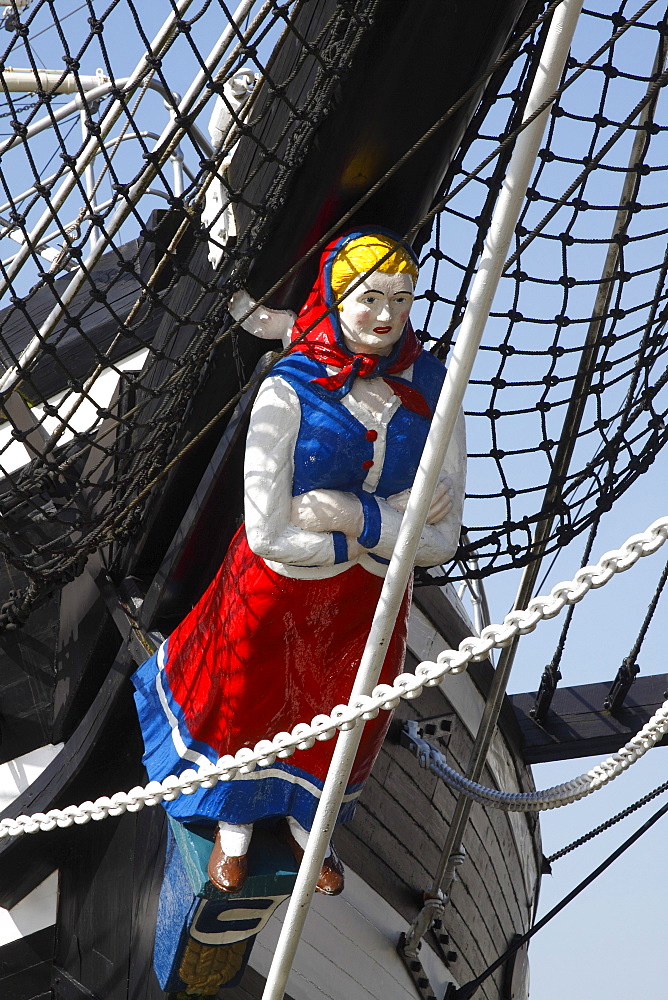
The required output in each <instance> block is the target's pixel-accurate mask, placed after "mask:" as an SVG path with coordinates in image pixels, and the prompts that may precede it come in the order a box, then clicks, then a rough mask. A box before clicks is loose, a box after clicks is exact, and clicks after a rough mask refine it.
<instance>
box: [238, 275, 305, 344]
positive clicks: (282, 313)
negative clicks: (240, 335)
mask: <svg viewBox="0 0 668 1000" xmlns="http://www.w3.org/2000/svg"><path fill="white" fill-rule="evenodd" d="M256 306H257V303H256V302H255V299H252V298H251V297H250V295H249V294H248V292H247V291H246V290H245V289H244V288H242V289H240V290H239V291H238V292H235V293H234V295H233V296H232V297H231V298H230V300H229V302H228V303H227V309H228V312H229V313H230V314H231V315H232V317H233V318H234V319H236V320H242V321H243V322H242V323H241V325H242V327H243V328H244V330H247V331H248V333H252V334H253V336H254V337H259V338H260V340H280V341H281V342H282V344H283V347H287V346H288V344H289V343H290V332H291V330H292V328H293V326H294V325H295V318H296V317H295V314H294V313H293V312H291V311H290V310H289V309H269V307H268V306H259V307H257V308H256ZM251 310H252V312H251ZM247 313H250V315H248V316H246V314H247ZM244 316H246V319H244V318H243V317H244Z"/></svg>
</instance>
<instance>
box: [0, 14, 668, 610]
mask: <svg viewBox="0 0 668 1000" xmlns="http://www.w3.org/2000/svg"><path fill="white" fill-rule="evenodd" d="M151 6H152V7H153V5H151ZM155 6H159V7H160V8H161V9H160V11H159V12H158V11H157V10H154V9H150V10H148V11H147V10H145V9H144V8H145V5H139V4H136V3H133V2H132V0H109V2H108V3H107V4H106V5H105V6H104V7H103V6H102V5H101V4H98V3H94V2H93V0H87V2H86V3H84V4H81V3H77V2H75V0H71V2H70V3H67V2H59V3H58V5H57V10H56V4H54V3H53V2H50V0H32V2H31V3H29V4H28V5H27V6H26V5H24V4H23V3H17V4H14V6H13V7H11V8H8V15H7V16H6V17H5V19H4V28H6V29H8V30H6V31H4V32H3V31H2V28H0V50H2V54H1V55H0V62H1V63H2V67H3V69H2V71H1V72H0V82H1V84H2V89H3V95H2V99H1V100H0V103H1V104H2V107H1V108H0V115H2V117H0V130H2V131H3V132H4V133H5V134H4V136H0V202H2V204H0V254H2V257H3V259H2V260H1V261H0V288H1V289H2V290H3V291H4V292H5V302H6V303H7V305H6V308H5V309H4V310H3V311H2V312H1V313H0V361H1V362H2V364H3V366H4V369H5V371H4V375H0V392H1V393H2V400H3V406H4V408H5V415H6V420H5V421H4V422H3V423H1V424H0V475H1V476H2V479H0V516H1V518H2V521H1V523H0V551H1V552H2V554H3V555H4V557H5V559H6V560H7V562H8V563H10V564H11V565H12V566H13V567H14V568H16V569H18V570H20V571H21V572H22V574H23V576H24V579H25V581H26V585H25V587H24V589H23V590H22V591H21V592H20V593H17V594H14V595H12V596H11V599H10V600H9V601H8V602H7V603H6V604H5V606H4V607H3V608H2V609H0V628H2V627H8V626H10V627H11V626H13V625H16V624H18V623H20V622H21V621H23V620H24V619H25V617H26V616H27V614H28V612H29V610H30V607H31V605H32V604H33V603H34V600H35V598H36V597H37V596H39V594H41V593H45V592H48V591H49V590H52V589H53V588H54V587H57V586H59V585H61V584H62V583H63V582H64V581H66V580H67V579H71V578H72V577H73V576H74V575H76V574H77V573H78V572H80V571H81V569H82V567H83V565H84V563H85V561H86V559H87V557H88V555H89V554H90V553H91V552H94V551H96V550H97V549H99V548H100V547H101V546H104V545H106V544H108V543H109V542H111V541H113V540H117V539H118V540H121V541H126V540H128V539H129V538H130V537H131V536H132V532H133V531H134V530H135V529H136V528H137V525H138V524H139V523H140V519H141V515H142V509H143V504H144V502H145V501H146V499H147V497H149V496H150V495H151V493H152V492H154V491H155V490H156V488H159V485H160V483H161V482H162V481H163V477H164V475H165V473H166V471H167V470H169V469H170V468H171V467H173V465H175V464H176V463H178V462H179V461H180V459H181V458H182V457H183V455H184V452H185V450H186V448H187V447H189V445H187V446H185V448H184V444H183V441H182V440H181V439H178V436H177V434H176V430H177V428H179V427H180V426H181V425H182V424H183V421H184V417H185V415H186V414H187V413H188V412H189V408H190V406H191V403H192V400H193V398H195V397H196V394H197V389H198V387H199V386H200V384H201V382H202V378H203V372H205V370H206V367H207V364H208V363H209V360H210V358H211V355H212V351H213V349H214V348H215V347H216V346H217V345H218V344H220V343H221V342H222V341H223V340H226V339H227V340H229V342H230V344H231V345H232V356H233V358H234V359H236V362H237V376H238V377H237V382H238V389H239V393H241V392H242V391H243V389H244V388H245V386H246V384H247V379H248V373H247V372H244V365H243V362H242V360H241V358H240V355H239V352H238V350H237V348H236V346H235V345H237V344H238V343H239V342H238V341H237V338H238V337H246V336H247V335H246V334H245V333H243V332H242V331H240V330H239V328H238V324H230V321H229V317H228V316H227V312H226V309H225V302H226V301H227V299H228V298H229V296H230V294H231V293H232V292H233V291H235V290H236V289H237V288H239V287H242V286H243V284H244V281H245V278H246V276H247V274H248V270H249V267H250V265H251V263H252V261H253V259H254V258H255V257H256V255H257V254H258V252H259V251H260V249H261V248H262V247H263V246H265V245H266V244H267V243H268V241H269V240H270V239H271V233H272V225H273V222H274V220H275V219H276V216H277V213H278V211H279V209H280V208H281V206H282V205H283V204H284V202H285V199H286V197H287V193H288V190H289V185H290V182H291V180H292V178H293V175H294V173H295V170H296V169H297V167H298V166H299V165H300V163H301V162H302V161H303V159H304V156H305V154H306V151H307V149H308V148H309V145H310V144H311V142H312V140H313V137H314V135H315V134H316V131H317V129H318V127H319V125H320V123H321V122H322V120H323V119H324V118H325V117H326V115H327V114H328V111H329V109H330V108H331V107H332V103H333V101H334V99H335V94H336V88H337V86H338V84H339V82H340V81H341V79H342V78H343V77H344V75H345V74H346V72H347V70H348V68H349V66H350V64H351V62H352V60H353V58H354V55H355V52H356V51H357V49H358V47H359V45H360V42H361V41H362V39H363V38H364V36H365V34H366V32H367V31H369V29H370V28H371V27H372V26H373V24H374V18H375V17H376V15H377V7H378V4H377V3H368V2H363V0H347V2H334V0H332V2H331V3H330V4H328V5H324V6H323V7H321V13H322V19H321V22H320V23H319V24H318V25H317V28H314V26H313V24H312V23H311V21H310V18H311V14H312V7H311V5H310V4H309V3H308V2H305V0H301V2H300V0H267V2H264V3H261V2H252V0H249V2H246V3H241V4H240V5H239V6H238V8H237V9H236V10H233V9H232V8H231V7H228V6H227V5H226V4H225V3H224V2H222V0H178V2H177V0H170V2H169V4H163V5H155ZM535 6H536V8H537V11H538V12H537V14H536V17H537V21H536V24H535V25H534V26H533V28H531V29H529V30H527V31H526V32H525V34H524V37H522V38H521V39H520V41H521V44H517V42H518V39H517V38H516V39H514V43H515V44H514V47H513V48H512V49H511V51H510V53H509V54H508V56H506V57H503V56H502V57H501V59H500V60H499V63H498V64H497V67H496V68H495V70H494V74H493V84H494V85H490V87H489V88H488V91H487V92H486V93H488V94H490V95H494V99H493V100H492V99H491V98H489V99H488V98H486V97H485V96H483V98H482V102H481V104H480V106H479V108H478V111H477V113H476V115H475V116H474V118H473V120H472V122H471V124H470V127H469V129H468V131H467V133H466V135H465V136H464V141H463V143H462V147H461V150H460V153H459V154H458V156H457V158H456V160H455V162H454V163H453V165H452V166H451V168H450V170H449V171H448V174H447V176H446V178H445V181H444V183H443V186H442V190H441V192H440V194H439V197H440V198H441V201H440V202H439V203H438V204H435V205H434V206H433V208H432V211H431V212H430V213H429V215H428V216H427V217H426V218H425V219H424V220H423V222H422V223H421V225H420V226H418V227H416V231H419V232H420V234H421V235H420V240H422V241H423V246H422V251H421V253H422V256H423V264H422V270H421V279H420V281H421V284H420V288H419V289H418V291H419V296H418V302H417V304H416V307H415V313H414V315H415V321H416V325H417V326H418V327H420V328H421V330H422V331H423V337H424V340H425V343H428V344H429V346H430V347H431V349H432V350H435V351H436V352H437V353H439V354H440V355H441V356H442V357H443V358H444V359H447V353H448V348H449V345H450V343H451V341H452V339H453V337H454V336H456V331H457V328H458V325H459V323H460V321H461V317H462V314H463V310H464V308H465V305H466V301H467V295H468V290H469V286H470V283H471V279H472V276H473V274H474V272H475V267H476V261H477V257H478V255H479V251H480V247H481V245H482V241H483V239H484V236H485V231H486V228H487V225H488V223H489V219H490V216H491V212H492V209H493V206H494V204H495V201H496V198H497V195H498V191H499V189H500V185H501V183H502V180H503V176H504V172H505V168H506V166H507V162H508V158H509V155H510V153H511V152H512V147H513V140H514V137H515V136H516V134H517V131H518V129H519V128H520V127H521V117H522V109H523V104H524V102H525V100H526V97H527V95H528V91H529V88H530V86H531V83H532V80H533V77H534V74H535V70H536V66H537V62H538V59H539V54H540V47H541V44H542V39H543V36H544V32H545V29H546V25H547V24H548V17H547V16H546V8H547V5H545V6H543V7H541V6H540V5H538V4H537V5H535ZM551 6H554V4H552V5H551ZM547 10H548V14H549V8H547ZM657 10H658V13H657ZM170 12H171V19H170V18H168V20H167V21H165V18H166V17H167V15H168V14H170ZM659 18H660V20H659V22H658V24H657V19H659ZM163 22H164V23H163ZM3 35H4V36H5V37H2V36H3ZM286 38H288V39H289V41H290V45H289V46H288V47H286V46H285V45H283V49H282V51H283V52H285V51H286V48H289V52H290V58H289V60H286V59H285V58H284V57H281V58H280V59H279V58H277V56H276V52H277V49H276V46H277V43H278V42H279V41H280V40H281V39H283V41H285V39H286ZM665 41H666V15H665V7H663V6H662V5H661V4H660V3H652V2H649V3H645V4H643V5H640V4H638V3H635V4H630V3H626V2H625V3H621V4H619V5H618V6H617V7H616V9H614V10H611V9H610V5H609V4H607V3H604V2H603V0H600V2H598V3H596V4H593V5H590V7H589V8H587V9H586V10H585V12H584V13H583V15H582V16H581V24H580V26H579V29H578V33H577V35H576V41H575V45H574V48H573V52H572V56H571V59H570V61H569V63H568V65H567V68H566V71H565V74H564V78H563V81H562V86H561V88H560V92H559V94H558V95H557V99H556V101H555V104H554V107H553V109H552V111H551V115H550V120H549V126H548V129H547V132H546V136H545V141H544V145H543V148H542V149H541V152H540V156H539V160H538V163H537V167H536V170H535V173H534V178H533V181H532V184H531V187H530V189H529V194H528V198H527V202H526V206H525V209H524V211H523V213H522V216H521V218H520V221H519V225H518V227H517V233H516V242H515V251H514V253H513V256H512V257H511V259H510V260H509V262H508V265H507V268H506V273H505V276H504V278H503V280H502V282H501V287H500V289H499V293H498V295H497V298H496V300H495V304H494V312H493V314H492V317H491V319H490V322H489V324H488V327H487V331H486V334H485V339H484V343H483V348H482V352H481V355H480V357H479V360H478V364H477V367H476V369H475V372H474V375H475V377H474V380H473V382H472V385H471V387H470V390H469V394H468V396H467V405H468V415H467V428H468V437H469V452H470V461H469V497H468V500H467V506H466V509H465V517H466V521H467V528H466V530H467V537H468V541H467V543H466V545H464V546H462V549H461V550H460V557H461V558H462V559H464V560H467V561H468V563H469V566H470V565H472V564H474V565H475V566H476V567H477V568H476V569H475V570H473V571H472V572H473V573H474V575H476V574H477V575H479V576H482V577H484V576H486V575H488V574H490V573H493V572H497V571H500V570H503V569H505V568H508V567H511V566H520V565H523V564H524V563H526V562H527V561H528V560H529V559H531V558H532V556H533V553H532V552H531V545H532V536H533V532H534V529H535V527H536V524H537V523H538V522H539V521H541V520H543V521H544V520H545V518H546V517H554V522H553V524H552V526H551V530H550V532H549V537H548V539H547V544H546V551H554V550H557V549H559V548H560V547H561V546H563V545H566V544H567V543H569V542H570V541H571V540H572V539H573V538H574V537H575V536H576V535H577V534H578V533H579V532H581V531H583V530H584V529H585V528H586V527H587V526H589V525H591V524H593V523H594V522H595V521H596V519H597V518H598V517H600V515H601V513H602V512H603V511H604V510H606V509H608V508H609V507H610V505H611V504H612V503H613V502H614V500H615V499H616V498H617V497H618V496H620V495H621V494H622V493H623V492H624V490H625V489H627V487H628V486H629V485H631V483H632V482H633V481H634V480H635V479H636V478H637V477H638V476H639V475H640V474H641V473H642V472H643V471H645V470H646V469H647V467H648V466H649V464H650V463H651V461H652V459H653V458H654V456H655V455H656V453H657V452H658V450H659V449H660V448H661V447H662V446H663V444H664V443H665V440H666V434H667V433H668V431H667V430H666V425H665V419H664V418H665V413H666V405H667V404H666V389H665V383H666V362H665V352H666V331H665V305H666V267H667V263H666V233H667V232H668V214H667V208H668V202H667V201H666V200H665V191H664V188H665V183H664V182H665V171H666V169H667V168H666V164H668V141H667V136H666V132H667V130H668V122H667V120H666V119H667V116H666V113H665V112H666V107H665V97H664V94H663V88H664V84H665V82H666V73H665V71H666V57H665V51H664V48H665V45H664V43H665ZM145 53H148V55H145ZM42 57H44V58H45V59H46V60H47V61H46V62H43V60H42ZM20 67H24V68H20ZM26 81H27V82H26ZM294 81H297V82H298V83H299V84H300V85H299V86H298V87H296V88H295V87H289V84H290V83H291V82H294ZM288 92H289V94H288ZM295 93H298V94H299V95H300V97H299V100H298V101H296V102H295V99H294V94H295ZM181 95H183V96H181ZM443 111H444V115H445V114H446V113H447V111H448V109H447V108H444V109H443ZM212 112H213V115H212ZM210 119H211V121H210ZM240 139H243V142H244V143H245V144H246V146H245V157H246V163H247V165H248V166H247V169H245V172H244V173H243V183H241V184H236V185H233V184H232V181H231V176H233V173H234V172H232V174H230V173H229V165H230V162H231V161H232V160H233V157H234V154H235V151H236V150H237V149H238V148H239V147H238V145H237V144H238V143H239V140H240ZM249 143H250V144H251V147H252V148H251V149H250V151H249V148H248V144H249ZM156 207H157V209H158V211H156ZM239 220H242V222H243V225H241V224H240V223H239ZM380 221H381V222H382V220H380ZM432 224H433V225H432ZM430 225H432V228H431V230H430ZM238 226H239V228H237V227H238ZM429 232H430V233H431V235H429V236H427V234H429ZM209 256H211V258H212V259H213V261H214V264H215V266H212V265H211V264H210V263H209ZM238 398H239V394H234V395H233V397H232V398H231V399H229V400H228V401H227V402H226V404H225V406H224V407H223V409H222V410H221V412H220V413H218V414H217V415H216V417H215V418H214V420H213V421H211V423H214V422H215V421H217V420H219V419H220V418H221V416H224V414H225V413H226V412H229V411H230V409H231V408H232V407H233V406H234V405H235V403H236V401H237V399H238ZM467 572H469V573H470V572H471V570H468V571H467ZM432 575H433V574H432ZM456 576H457V572H456V571H455V570H452V569H450V571H449V574H448V579H454V578H456Z"/></svg>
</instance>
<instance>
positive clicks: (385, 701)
mask: <svg viewBox="0 0 668 1000" xmlns="http://www.w3.org/2000/svg"><path fill="white" fill-rule="evenodd" d="M667 538H668V516H665V517H661V518H659V519H658V520H656V521H654V522H653V524H651V525H650V526H649V527H648V528H647V530H646V531H645V532H643V533H641V534H638V535H633V536H631V538H629V539H627V541H626V542H625V543H624V544H623V545H622V546H621V547H620V548H619V549H615V550H612V551H611V552H607V553H605V555H603V556H602V558H601V559H600V560H599V562H598V563H597V564H596V565H595V566H585V567H583V568H582V569H580V570H578V572H577V573H576V574H575V577H574V578H573V580H571V581H570V582H567V583H559V584H557V585H556V586H555V587H553V588H552V590H551V591H550V594H549V595H548V596H545V597H536V598H534V599H533V600H532V601H531V602H530V603H529V605H528V607H527V608H526V610H524V611H513V612H511V613H510V614H509V615H506V617H505V619H504V622H503V624H502V625H490V626H487V628H484V629H483V630H482V633H481V635H480V636H479V637H474V636H471V637H469V638H467V639H464V640H463V641H462V642H461V643H460V645H459V650H444V651H443V652H442V653H440V654H439V655H438V657H437V661H436V662H431V661H423V662H422V663H420V664H418V666H417V667H416V669H415V673H414V674H411V673H403V674H400V675H399V676H398V677H397V678H396V679H395V681H394V682H393V683H392V684H379V685H378V686H377V687H375V688H374V690H373V692H372V694H370V695H358V696H357V697H355V698H353V699H351V702H350V703H349V704H348V705H337V706H336V707H335V708H333V709H332V711H331V713H330V714H329V715H325V714H322V715H317V716H315V718H314V719H312V720H311V723H306V722H300V723H298V724H297V725H296V726H295V727H294V728H293V730H292V732H291V733H288V732H282V733H278V734H277V735H276V736H274V738H273V739H272V740H269V739H266V740H260V742H259V743H257V744H256V745H255V747H253V748H251V747H242V748H241V749H240V750H239V751H237V753H236V754H235V755H234V756H232V755H231V754H227V755H225V756H224V757H221V758H220V759H219V760H218V761H217V762H216V763H213V762H210V763H208V764H206V765H203V766H202V767H201V768H199V770H198V771H195V770H194V769H192V768H187V769H185V770H184V771H183V772H182V773H181V774H180V775H174V774H172V775H169V776H168V777H166V778H165V779H164V781H162V782H158V781H150V782H149V783H148V784H147V785H146V786H145V787H143V788H142V787H140V786H137V787H136V788H133V789H131V790H130V791H129V792H116V793H115V794H114V795H112V796H110V797H109V796H101V797H100V798H98V799H96V800H95V802H90V801H87V802H83V803H81V804H80V805H70V806H66V807H65V808H64V809H51V810H49V811H48V812H46V813H35V814H33V815H32V816H17V817H16V818H7V819H3V820H1V821H0V839H2V838H6V837H16V836H19V835H20V834H23V833H37V832H38V831H40V830H41V831H50V830H54V829H56V827H61V828H65V827H69V826H72V824H73V823H77V824H83V823H88V822H89V821H90V820H91V819H92V820H102V819H105V818H106V817H107V816H119V815H121V814H122V813H124V812H126V811H127V812H138V811H139V810H140V809H142V808H143V807H144V806H155V805H158V804H159V803H160V802H162V801H167V802H171V801H173V800H174V799H175V798H176V797H177V796H178V795H191V794H193V793H194V792H195V791H196V790H197V789H198V788H211V787H213V786H214V785H215V784H216V782H217V781H219V780H222V781H230V780H232V779H233V778H235V777H236V776H237V775H238V774H249V773H251V772H252V771H253V770H255V768H256V767H269V766H271V765H272V764H273V763H274V762H275V760H276V758H280V759H285V758H287V757H291V756H292V754H293V753H294V752H295V750H308V749H310V748H311V747H312V746H313V745H314V744H315V742H316V740H329V739H332V737H334V736H335V735H336V732H337V730H347V729H352V728H353V727H354V726H356V725H357V724H358V723H359V722H360V721H363V720H364V721H366V720H369V719H374V718H376V716H377V715H378V712H379V711H380V710H381V709H382V710H383V711H391V710H392V709H394V708H395V707H396V706H397V705H398V704H399V701H400V699H402V698H404V699H407V700H412V699H414V698H417V697H418V696H419V695H420V694H421V693H422V689H423V687H425V686H426V687H434V686H436V685H438V684H439V683H440V681H441V680H442V679H443V677H445V676H446V674H457V673H461V672H462V671H463V670H465V669H466V667H467V666H468V664H469V663H470V662H471V661H472V660H482V659H485V658H486V657H487V656H488V654H489V653H490V651H491V650H492V649H495V648H500V647H502V646H506V645H508V644H509V643H510V642H511V641H512V640H513V639H514V638H515V636H519V635H527V634H528V633H530V632H533V631H534V630H535V628H536V627H537V625H538V623H539V622H540V621H542V620H544V619H547V618H554V617H555V616H556V615H557V614H559V612H560V611H561V610H562V609H563V608H564V607H566V606H567V605H569V604H576V603H578V602H579V601H581V600H582V599H583V598H584V597H585V595H586V594H588V593H589V591H590V590H592V589H598V588H599V587H603V586H604V585H605V584H606V583H608V582H609V581H610V580H611V579H612V577H613V576H614V575H615V574H616V573H624V572H626V571H627V570H629V569H631V567H632V566H634V565H635V564H636V563H637V561H638V560H639V559H640V558H641V557H644V556H648V555H651V554H652V553H654V552H656V551H657V550H658V549H659V548H660V547H661V546H662V545H663V543H664V542H665V541H666V539H667ZM667 731H668V702H666V703H664V705H663V706H662V707H661V709H660V710H659V711H658V712H657V713H655V715H654V716H652V718H651V719H650V720H649V722H648V723H647V724H646V725H645V726H643V728H642V729H641V730H640V732H639V733H638V734H637V735H636V736H635V737H634V738H633V739H632V740H630V741H629V742H628V743H627V744H625V746H624V747H622V748H621V750H620V751H619V752H618V753H617V754H614V755H613V756H612V757H609V758H607V759H606V760H604V761H603V762H602V763H601V764H598V765H597V766H596V767H594V768H592V769H591V771H589V772H588V773H587V775H586V776H584V777H586V779H587V788H586V790H585V789H584V787H583V776H581V778H580V779H576V783H577V792H578V794H577V796H576V797H577V798H582V797H583V795H586V794H589V793H590V792H593V791H595V790H596V789H597V788H601V787H602V786H603V785H604V784H607V783H608V782H609V781H612V780H613V779H614V778H616V777H617V776H618V775H619V774H621V773H622V771H625V770H626V769H627V768H628V767H630V766H631V765H632V764H634V763H635V762H636V761H637V760H639V759H640V757H642V756H643V754H645V753H646V752H647V750H649V749H650V748H651V747H653V746H654V745H655V744H656V743H657V742H658V741H659V740H660V739H661V737H662V736H663V735H664V733H665V732H667ZM576 783H573V785H574V786H575V784H576ZM559 787H560V788H565V787H566V786H559ZM504 794H505V793H495V794H494V795H493V796H492V798H497V799H498V797H499V795H504ZM555 804H556V802H555Z"/></svg>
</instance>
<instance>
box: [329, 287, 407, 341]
mask: <svg viewBox="0 0 668 1000" xmlns="http://www.w3.org/2000/svg"><path fill="white" fill-rule="evenodd" d="M412 305H413V280H412V278H411V276H410V274H383V273H382V272H381V271H375V272H374V273H373V274H372V275H370V276H369V277H368V278H367V279H366V281H364V282H363V283H362V284H361V285H358V286H357V288H355V289H354V290H353V291H352V292H350V293H349V294H347V295H346V296H345V298H344V299H343V300H342V301H341V304H340V306H339V319H340V321H341V329H342V331H343V339H344V341H345V345H346V347H347V348H348V350H349V351H351V352H352V353H353V354H383V355H385V354H389V353H390V351H391V350H392V347H393V346H394V344H396V342H397V341H398V340H399V337H400V336H401V334H402V331H403V329H404V327H405V325H406V320H407V319H408V314H409V313H410V311H411V306H412Z"/></svg>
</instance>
